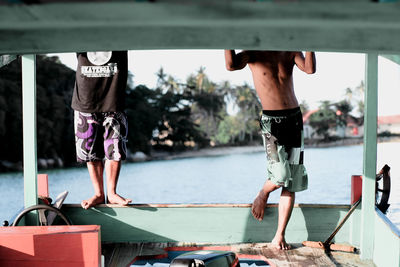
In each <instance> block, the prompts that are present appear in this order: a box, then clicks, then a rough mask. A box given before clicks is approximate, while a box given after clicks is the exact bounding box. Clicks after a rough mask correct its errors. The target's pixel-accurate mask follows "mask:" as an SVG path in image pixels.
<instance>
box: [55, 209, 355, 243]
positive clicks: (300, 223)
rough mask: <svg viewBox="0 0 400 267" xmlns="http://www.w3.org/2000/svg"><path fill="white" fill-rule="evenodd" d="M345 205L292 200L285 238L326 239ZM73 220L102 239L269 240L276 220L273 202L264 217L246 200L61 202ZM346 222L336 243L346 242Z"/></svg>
mask: <svg viewBox="0 0 400 267" xmlns="http://www.w3.org/2000/svg"><path fill="white" fill-rule="evenodd" d="M348 210H349V206H348V205H340V206H337V205H336V206H333V205H332V206H329V205H325V206H322V205H296V206H295V208H294V210H293V214H292V217H291V219H290V222H289V224H288V227H287V230H286V240H287V241H288V242H291V243H301V242H302V241H304V240H313V241H324V240H325V239H327V238H328V236H329V235H330V234H331V233H332V232H333V230H334V229H335V227H336V226H337V224H338V222H339V221H340V220H341V219H342V218H343V217H344V215H345V214H346V212H347V211H348ZM62 211H63V212H65V214H66V215H67V216H68V217H69V218H70V219H71V221H72V223H73V224H84V225H86V224H98V225H101V234H102V236H101V240H102V241H103V242H196V243H212V244H218V243H239V242H270V241H271V240H272V239H273V237H274V234H275V231H276V227H277V222H278V207H277V205H269V206H268V208H267V209H266V214H265V217H264V220H263V221H262V222H259V221H257V220H255V219H254V218H253V216H252V214H251V207H250V205H234V206H229V205H214V206H210V205H208V206H207V205H189V206H188V205H172V206H166V205H161V206H157V205H141V206H137V205H135V206H129V207H112V206H111V205H109V206H106V205H101V206H99V207H97V208H92V209H89V210H84V209H82V208H81V207H80V206H79V205H63V207H62ZM348 236H349V226H348V224H347V223H346V224H345V225H344V226H343V228H342V229H341V230H340V231H339V232H338V234H337V235H336V237H335V240H334V241H335V242H337V243H345V242H348Z"/></svg>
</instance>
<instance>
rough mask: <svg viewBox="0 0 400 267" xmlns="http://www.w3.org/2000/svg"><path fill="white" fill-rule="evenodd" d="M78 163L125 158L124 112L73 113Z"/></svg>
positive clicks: (126, 133) (125, 129)
mask: <svg viewBox="0 0 400 267" xmlns="http://www.w3.org/2000/svg"><path fill="white" fill-rule="evenodd" d="M74 126H75V127H74V128H75V145H76V158H77V161H78V162H88V161H98V160H103V159H104V158H106V159H108V160H115V161H120V160H124V159H125V158H126V142H127V141H126V140H127V139H126V138H127V135H128V122H127V118H126V115H125V113H124V112H98V113H84V112H80V111H75V112H74Z"/></svg>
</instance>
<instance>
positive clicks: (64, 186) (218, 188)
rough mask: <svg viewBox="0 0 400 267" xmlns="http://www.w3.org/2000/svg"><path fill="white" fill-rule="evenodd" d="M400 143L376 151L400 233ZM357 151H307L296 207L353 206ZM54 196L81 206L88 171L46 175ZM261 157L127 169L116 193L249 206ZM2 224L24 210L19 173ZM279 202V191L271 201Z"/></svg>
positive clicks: (2, 190)
mask: <svg viewBox="0 0 400 267" xmlns="http://www.w3.org/2000/svg"><path fill="white" fill-rule="evenodd" d="M397 151H400V143H382V144H379V145H378V164H377V169H381V168H382V167H383V165H384V164H388V165H389V166H390V167H391V168H392V169H391V178H392V190H391V196H390V199H389V203H390V204H391V206H390V208H389V211H388V214H387V215H388V217H389V218H390V220H391V221H392V222H393V223H394V224H396V225H397V227H398V228H400V190H399V189H400V182H399V181H400V180H399V176H400V171H399V168H398V167H396V166H400V163H399V160H400V159H399V158H398V157H396V155H397V154H396V152H397ZM362 155H363V148H362V146H361V145H359V146H346V147H333V148H309V149H306V151H305V165H306V167H307V172H308V174H309V188H308V190H306V191H303V192H300V193H297V194H296V203H323V204H349V203H350V183H351V175H354V174H361V173H362V164H363V163H362ZM47 173H48V174H49V191H50V196H51V197H52V198H53V199H55V197H56V196H57V195H58V194H59V193H61V192H63V191H65V190H67V191H68V192H69V194H68V197H67V199H66V203H80V201H81V200H82V199H86V198H89V197H90V196H91V195H92V194H93V190H92V186H91V183H90V180H89V177H88V173H87V170H86V168H73V169H64V170H54V171H47ZM265 175H266V158H265V154H264V153H263V152H257V153H245V154H232V155H225V156H214V157H198V158H188V159H177V160H170V161H151V162H144V163H127V164H124V165H123V167H122V170H121V175H120V181H119V184H118V192H119V193H120V194H121V195H123V196H125V197H129V198H132V199H133V201H134V203H251V202H252V201H253V198H254V197H255V195H256V194H257V192H258V191H259V190H260V188H261V186H262V184H263V183H264V181H265ZM0 194H1V196H2V199H3V201H2V202H0V220H1V221H3V220H8V219H10V218H11V217H12V216H14V215H15V213H16V212H17V211H18V210H19V209H20V208H21V207H22V206H23V180H22V174H21V173H13V174H3V175H0ZM278 201H279V190H277V191H276V192H273V193H272V194H271V196H270V202H271V203H277V202H278Z"/></svg>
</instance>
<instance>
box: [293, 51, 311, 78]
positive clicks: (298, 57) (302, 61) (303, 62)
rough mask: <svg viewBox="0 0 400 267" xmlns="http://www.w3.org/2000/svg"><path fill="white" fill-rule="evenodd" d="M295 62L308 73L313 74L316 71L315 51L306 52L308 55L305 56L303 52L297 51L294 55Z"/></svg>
mask: <svg viewBox="0 0 400 267" xmlns="http://www.w3.org/2000/svg"><path fill="white" fill-rule="evenodd" d="M294 62H295V63H296V65H297V67H298V68H299V69H300V70H301V71H304V72H305V73H308V74H313V73H315V71H316V62H315V53H314V52H306V57H305V58H304V56H303V53H302V52H296V54H295V56H294Z"/></svg>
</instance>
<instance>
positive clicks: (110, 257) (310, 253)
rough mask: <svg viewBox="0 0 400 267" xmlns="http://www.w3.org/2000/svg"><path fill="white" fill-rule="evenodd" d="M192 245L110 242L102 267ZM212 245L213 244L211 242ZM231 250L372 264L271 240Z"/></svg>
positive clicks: (276, 259)
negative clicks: (277, 245) (286, 247)
mask: <svg viewBox="0 0 400 267" xmlns="http://www.w3.org/2000/svg"><path fill="white" fill-rule="evenodd" d="M176 246H179V247H188V246H189V247H193V246H204V244H201V245H199V244H190V243H186V244H185V243H116V244H114V243H110V244H103V245H102V254H103V255H104V256H105V266H110V267H114V266H118V267H119V266H124V267H125V266H129V264H130V263H131V262H132V260H133V259H134V258H135V257H136V256H151V255H160V254H164V253H165V250H164V248H167V247H176ZM213 246H214V245H213ZM223 246H229V247H230V250H231V251H233V252H235V253H240V254H250V255H262V256H264V257H265V258H267V259H268V261H269V262H270V263H271V264H272V266H274V265H275V266H359V267H370V266H375V265H374V263H373V262H372V261H364V260H361V259H360V257H359V255H358V254H357V253H348V252H338V251H332V252H328V253H325V251H324V250H322V249H318V248H309V247H304V246H302V245H301V244H292V246H293V249H291V250H287V251H279V250H276V249H275V248H273V247H272V246H271V244H270V243H251V244H230V245H223Z"/></svg>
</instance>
